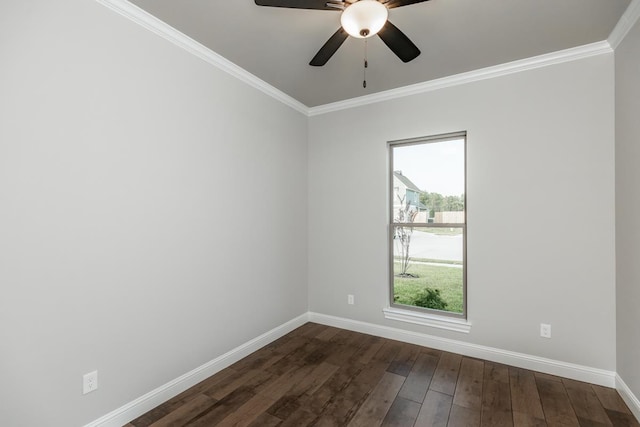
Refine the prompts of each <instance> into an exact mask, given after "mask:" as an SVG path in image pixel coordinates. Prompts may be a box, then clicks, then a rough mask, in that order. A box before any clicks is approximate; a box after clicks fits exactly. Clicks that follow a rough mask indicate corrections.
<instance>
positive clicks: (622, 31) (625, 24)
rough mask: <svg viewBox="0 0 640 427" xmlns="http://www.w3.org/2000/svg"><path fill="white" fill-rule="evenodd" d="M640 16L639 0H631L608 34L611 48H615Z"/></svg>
mask: <svg viewBox="0 0 640 427" xmlns="http://www.w3.org/2000/svg"><path fill="white" fill-rule="evenodd" d="M639 18H640V0H632V1H631V3H629V6H628V7H627V10H625V12H624V13H623V14H622V17H621V18H620V20H619V21H618V24H617V25H616V27H615V28H614V29H613V31H611V34H609V38H608V39H607V40H608V41H609V44H610V45H611V47H612V48H613V49H615V48H617V47H618V46H619V45H620V43H622V40H624V38H625V37H626V35H627V33H629V31H630V30H631V28H633V26H634V25H635V24H636V22H637V21H638V19H639Z"/></svg>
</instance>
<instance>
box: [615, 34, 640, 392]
mask: <svg viewBox="0 0 640 427" xmlns="http://www.w3.org/2000/svg"><path fill="white" fill-rule="evenodd" d="M615 56H616V264H617V269H616V285H617V287H616V290H617V332H618V339H617V344H618V351H617V359H618V364H617V372H618V374H619V375H620V377H621V378H622V380H623V381H624V382H625V383H626V384H627V385H628V386H629V388H631V391H632V392H633V393H634V395H635V396H640V364H639V361H640V332H639V331H640V329H639V328H638V327H639V325H640V309H639V308H638V302H640V265H639V264H638V254H640V223H639V222H638V219H639V218H640V187H639V186H638V183H640V121H639V120H638V119H639V118H640V81H639V80H638V79H639V78H640V23H636V25H635V27H633V29H632V30H631V31H630V32H629V33H628V34H627V37H626V38H625V39H624V41H623V42H622V44H620V45H619V46H618V48H617V49H616V53H615Z"/></svg>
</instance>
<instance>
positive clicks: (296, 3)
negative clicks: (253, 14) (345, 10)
mask: <svg viewBox="0 0 640 427" xmlns="http://www.w3.org/2000/svg"><path fill="white" fill-rule="evenodd" d="M255 2H256V4H257V5H258V6H270V7H287V8H290V9H319V10H338V11H340V10H341V9H340V8H336V7H331V6H328V4H335V5H340V4H342V3H343V2H342V1H341V0H255Z"/></svg>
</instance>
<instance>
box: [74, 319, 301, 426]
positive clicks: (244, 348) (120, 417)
mask: <svg viewBox="0 0 640 427" xmlns="http://www.w3.org/2000/svg"><path fill="white" fill-rule="evenodd" d="M308 320H309V315H308V313H304V314H302V315H300V316H298V317H296V318H295V319H292V320H290V321H288V322H286V323H284V324H282V325H280V326H278V327H276V328H274V329H272V330H270V331H268V332H265V333H264V334H262V335H260V336H259V337H257V338H254V339H252V340H251V341H248V342H246V343H244V344H242V345H240V346H238V347H236V348H234V349H233V350H230V351H228V352H226V353H225V354H223V355H222V356H219V357H217V358H215V359H213V360H211V361H209V362H207V363H205V364H204V365H202V366H199V367H197V368H195V369H194V370H192V371H190V372H187V373H186V374H184V375H182V376H180V377H178V378H176V379H175V380H173V381H170V382H168V383H166V384H164V385H162V386H160V387H158V388H156V389H155V390H152V391H150V392H149V393H147V394H145V395H144V396H141V397H139V398H137V399H136V400H134V401H133V402H130V403H128V404H126V405H124V406H122V407H120V408H118V409H116V410H115V411H112V412H110V413H108V414H107V415H105V416H103V417H100V418H98V419H97V420H95V421H93V422H91V423H89V424H87V425H86V426H85V427H121V426H123V425H125V424H127V423H128V422H129V421H131V420H134V419H136V418H138V417H139V416H140V415H142V414H144V413H146V412H148V411H150V410H151V409H153V408H155V407H156V406H158V405H160V404H162V403H163V402H166V401H167V400H169V399H171V398H172V397H174V396H176V395H178V394H180V393H182V392H183V391H185V390H186V389H188V388H189V387H193V386H194V385H196V384H198V383H199V382H200V381H203V380H205V379H207V378H208V377H210V376H211V375H213V374H215V373H217V372H219V371H221V370H222V369H224V368H226V367H227V366H230V365H232V364H234V363H235V362H237V361H238V360H240V359H242V358H243V357H246V356H248V355H249V354H251V353H253V352H254V351H257V350H259V349H261V348H262V347H264V346H265V345H267V344H269V343H271V342H273V341H275V340H277V339H278V338H280V337H281V336H283V335H286V334H288V333H289V332H291V331H293V330H294V329H296V328H297V327H299V326H302V325H304V324H305V323H307V322H308Z"/></svg>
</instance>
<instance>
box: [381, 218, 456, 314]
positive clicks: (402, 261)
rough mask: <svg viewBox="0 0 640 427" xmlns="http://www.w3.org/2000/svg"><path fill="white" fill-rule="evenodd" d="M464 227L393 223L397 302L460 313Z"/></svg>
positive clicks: (394, 278)
mask: <svg viewBox="0 0 640 427" xmlns="http://www.w3.org/2000/svg"><path fill="white" fill-rule="evenodd" d="M463 242H464V229H463V228H462V227H452V228H449V227H448V228H435V227H408V226H399V225H396V226H394V235H393V300H394V303H396V304H403V305H409V306H415V307H423V308H430V309H435V310H443V311H449V312H454V313H462V312H463V307H464V302H463V290H464V282H463V253H464V243H463Z"/></svg>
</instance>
